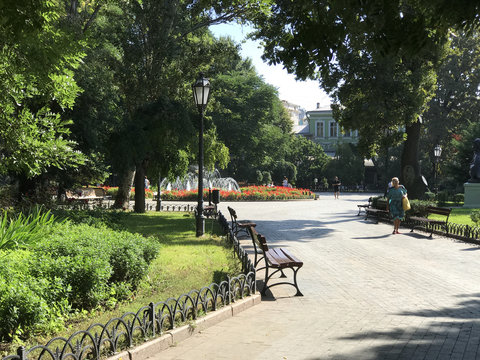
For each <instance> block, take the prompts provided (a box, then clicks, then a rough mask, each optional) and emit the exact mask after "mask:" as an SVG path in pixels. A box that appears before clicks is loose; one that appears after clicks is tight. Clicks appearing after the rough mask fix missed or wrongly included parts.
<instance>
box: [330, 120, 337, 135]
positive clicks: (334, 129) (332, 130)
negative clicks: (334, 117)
mask: <svg viewBox="0 0 480 360" xmlns="http://www.w3.org/2000/svg"><path fill="white" fill-rule="evenodd" d="M337 136H338V133H337V123H336V122H335V121H331V122H330V137H337Z"/></svg>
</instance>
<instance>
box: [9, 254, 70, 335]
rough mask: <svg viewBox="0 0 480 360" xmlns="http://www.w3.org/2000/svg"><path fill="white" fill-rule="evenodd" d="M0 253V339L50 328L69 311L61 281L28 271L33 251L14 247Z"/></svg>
mask: <svg viewBox="0 0 480 360" xmlns="http://www.w3.org/2000/svg"><path fill="white" fill-rule="evenodd" d="M0 257H1V258H2V261H1V262H0V340H9V339H12V338H14V337H20V336H22V337H25V336H26V335H28V333H29V331H32V330H41V331H47V332H48V331H52V330H56V329H58V328H59V327H60V326H61V325H62V321H61V315H62V314H65V313H67V312H68V311H69V309H70V308H69V306H68V302H67V301H66V296H65V294H66V293H67V292H68V288H64V287H63V286H62V284H60V283H57V282H50V281H48V280H47V279H45V278H37V277H35V276H34V275H33V274H32V273H31V272H30V261H31V259H32V258H33V257H34V254H33V253H32V252H30V251H24V250H17V251H10V252H9V253H3V254H2V253H1V252H0Z"/></svg>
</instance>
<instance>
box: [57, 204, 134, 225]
mask: <svg viewBox="0 0 480 360" xmlns="http://www.w3.org/2000/svg"><path fill="white" fill-rule="evenodd" d="M54 214H55V215H56V216H57V217H58V218H61V219H68V220H69V221H70V222H72V223H74V224H85V225H90V226H93V227H96V228H99V227H104V226H107V227H109V228H111V229H114V230H123V229H124V226H123V225H122V221H123V219H124V218H125V217H126V216H127V215H126V214H125V212H123V211H120V210H105V209H88V210H80V209H75V210H63V209H58V210H55V211H54Z"/></svg>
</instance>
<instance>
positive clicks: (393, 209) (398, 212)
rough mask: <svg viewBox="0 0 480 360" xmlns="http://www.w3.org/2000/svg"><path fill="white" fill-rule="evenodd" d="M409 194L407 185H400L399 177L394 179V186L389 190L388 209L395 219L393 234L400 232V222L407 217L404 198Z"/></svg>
mask: <svg viewBox="0 0 480 360" xmlns="http://www.w3.org/2000/svg"><path fill="white" fill-rule="evenodd" d="M405 196H407V189H405V186H403V185H400V181H399V180H398V178H397V177H394V178H393V179H392V187H391V188H390V189H389V190H388V193H387V199H388V209H389V211H390V216H391V217H392V219H393V234H400V233H399V232H398V228H399V227H400V222H401V221H402V220H403V218H404V217H405V211H403V206H402V199H403V198H404V197H405Z"/></svg>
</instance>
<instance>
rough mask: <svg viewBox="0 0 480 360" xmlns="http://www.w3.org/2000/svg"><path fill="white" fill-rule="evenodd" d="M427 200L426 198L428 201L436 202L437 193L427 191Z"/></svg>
mask: <svg viewBox="0 0 480 360" xmlns="http://www.w3.org/2000/svg"><path fill="white" fill-rule="evenodd" d="M425 198H426V199H427V200H428V201H434V200H435V193H433V192H430V191H427V192H426V193H425Z"/></svg>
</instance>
